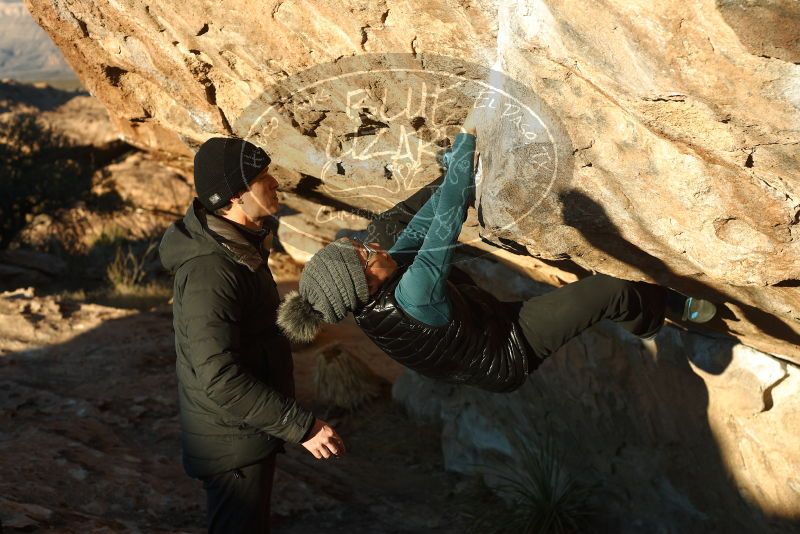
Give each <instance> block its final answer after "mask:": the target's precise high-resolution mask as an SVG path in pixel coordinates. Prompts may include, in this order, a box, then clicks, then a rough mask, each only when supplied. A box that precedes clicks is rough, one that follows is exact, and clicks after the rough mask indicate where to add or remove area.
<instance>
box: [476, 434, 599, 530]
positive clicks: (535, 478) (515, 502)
mask: <svg viewBox="0 0 800 534" xmlns="http://www.w3.org/2000/svg"><path fill="white" fill-rule="evenodd" d="M521 454H522V457H521V462H520V468H519V469H517V470H516V471H515V472H514V474H513V475H507V474H504V473H497V472H496V473H495V475H496V476H497V477H498V479H500V480H502V481H503V483H502V484H501V485H499V486H498V488H497V489H498V490H499V491H500V492H501V493H502V494H504V495H507V496H508V497H509V499H510V501H511V502H510V504H507V505H504V504H500V505H499V506H496V507H493V508H491V509H489V510H486V511H485V512H484V513H483V514H481V515H479V516H478V517H477V518H476V521H475V523H474V525H473V529H474V530H473V531H474V532H481V533H489V534H501V533H502V534H512V533H513V534H551V533H554V534H567V533H576V532H582V531H583V525H584V524H585V523H586V521H587V520H588V519H589V518H590V517H591V516H592V515H594V511H593V509H592V506H591V504H590V499H591V497H592V494H593V492H594V489H595V486H593V485H587V484H583V483H581V482H579V481H577V480H576V479H574V478H573V477H571V476H570V475H569V473H568V472H567V471H566V470H565V469H564V467H563V455H562V454H560V453H559V451H558V450H557V448H556V446H555V444H554V442H553V440H552V438H550V437H548V438H545V440H544V441H543V443H542V444H541V446H540V447H539V448H537V449H535V450H532V449H531V448H525V449H523V451H522V453H521Z"/></svg>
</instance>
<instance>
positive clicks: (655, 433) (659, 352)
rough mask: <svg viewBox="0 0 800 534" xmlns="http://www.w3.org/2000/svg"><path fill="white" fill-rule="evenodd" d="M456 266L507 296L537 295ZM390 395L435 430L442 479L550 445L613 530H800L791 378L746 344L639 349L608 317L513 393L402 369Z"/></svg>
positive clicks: (700, 341)
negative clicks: (588, 488)
mask: <svg viewBox="0 0 800 534" xmlns="http://www.w3.org/2000/svg"><path fill="white" fill-rule="evenodd" d="M460 265H461V266H462V267H466V268H470V267H471V269H470V272H471V274H472V275H473V277H474V278H476V281H481V280H482V279H483V280H486V279H489V278H491V279H494V280H498V279H500V280H503V284H495V285H494V286H493V287H496V288H499V289H502V288H503V286H505V288H504V289H505V293H509V292H513V293H519V292H522V293H524V294H530V295H533V294H539V293H540V292H541V291H542V289H543V288H544V287H545V286H542V285H539V286H534V285H531V284H527V285H525V284H524V283H523V282H522V281H521V280H518V279H517V280H515V279H514V277H509V276H507V275H506V276H505V277H502V278H500V277H498V276H497V274H498V273H497V272H495V271H496V269H497V266H496V265H492V264H491V263H490V262H481V261H471V262H465V263H462V264H460ZM509 289H511V290H512V291H509ZM503 296H506V295H504V294H503V293H502V292H501V293H500V294H498V298H502V297H503ZM393 393H394V397H395V399H397V400H399V401H400V402H402V403H403V404H404V405H405V406H406V408H407V409H408V410H409V412H410V413H412V414H415V415H416V416H417V417H419V418H420V419H423V420H429V421H437V422H440V423H441V424H442V429H443V430H442V449H443V451H444V456H445V467H447V468H448V469H451V470H455V471H459V472H463V473H475V472H482V473H486V474H489V475H490V476H491V474H492V473H493V471H500V472H501V473H502V474H506V475H508V474H514V473H520V472H523V470H524V469H525V468H526V466H525V465H523V464H522V460H521V459H522V458H523V454H522V452H523V451H524V450H526V449H527V450H531V449H532V450H536V449H539V448H541V447H543V446H545V443H547V441H548V440H552V442H553V443H554V445H555V447H556V450H557V451H558V452H559V453H561V454H562V455H563V461H562V464H563V465H562V469H563V470H564V472H566V473H567V474H568V475H569V476H570V478H573V479H577V480H580V481H582V482H585V483H594V484H597V485H598V487H597V488H596V490H595V491H596V497H597V498H598V500H599V502H602V506H601V511H600V512H599V516H600V517H599V520H600V522H604V521H608V522H609V525H608V528H609V530H608V531H609V532H753V533H755V532H759V533H761V532H776V533H777V532H800V522H798V519H800V479H798V473H800V455H799V454H798V450H797V447H796V446H795V445H794V444H795V443H797V441H798V439H800V420H799V419H798V413H800V412H799V410H800V401H799V400H798V399H800V395H799V393H800V370H799V369H798V367H797V366H795V365H792V364H787V363H786V362H783V361H781V360H778V359H776V358H774V357H772V356H770V355H768V354H764V353H762V352H759V351H757V350H754V349H752V348H750V347H747V346H745V345H742V344H741V343H736V342H734V341H731V340H726V339H721V338H715V337H709V336H705V335H702V334H698V333H694V332H687V331H683V330H680V329H678V328H675V327H673V326H667V327H665V328H664V329H662V331H661V332H659V334H658V335H657V336H656V338H655V340H654V341H646V342H645V341H641V340H640V339H638V338H637V337H635V336H632V335H631V334H629V333H628V332H627V331H625V330H623V329H622V328H620V327H618V326H617V325H615V324H613V323H612V322H609V321H603V322H601V323H598V324H597V325H595V326H593V327H592V328H590V329H588V330H586V331H584V332H583V333H582V334H581V335H579V336H578V337H576V338H574V339H572V340H570V341H569V342H568V343H567V344H566V345H564V346H563V347H562V348H561V349H560V350H558V351H557V352H556V353H554V354H553V355H551V357H550V358H549V359H548V360H547V361H545V363H544V364H543V365H542V366H541V367H540V368H539V369H538V370H537V372H535V373H534V374H533V375H531V377H530V378H529V379H528V381H527V382H526V383H525V384H524V385H523V387H522V388H520V389H519V390H517V391H515V392H513V393H511V394H494V393H489V392H485V391H481V390H478V389H476V388H472V387H466V386H460V387H459V386H451V385H445V384H442V383H440V382H435V381H433V380H430V379H427V378H424V377H422V376H420V375H418V374H416V373H414V372H411V371H406V373H405V374H404V375H402V376H401V377H400V378H399V379H398V380H397V381H396V382H395V384H394V389H393Z"/></svg>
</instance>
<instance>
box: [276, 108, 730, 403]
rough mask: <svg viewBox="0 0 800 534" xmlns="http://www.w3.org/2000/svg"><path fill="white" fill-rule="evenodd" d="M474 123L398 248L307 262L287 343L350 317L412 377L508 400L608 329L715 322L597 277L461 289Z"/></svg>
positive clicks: (697, 305) (294, 295)
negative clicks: (549, 361)
mask: <svg viewBox="0 0 800 534" xmlns="http://www.w3.org/2000/svg"><path fill="white" fill-rule="evenodd" d="M476 122H477V119H476V115H475V113H474V110H473V111H472V112H470V114H469V115H468V116H467V118H466V119H465V122H464V124H463V126H462V128H461V132H460V133H459V134H458V135H457V136H456V139H455V142H454V144H453V147H452V149H451V150H450V151H448V153H447V154H446V155H445V161H446V163H447V165H446V169H447V170H446V174H445V176H444V180H443V181H442V183H441V185H439V187H438V188H437V189H436V191H435V193H433V194H432V195H431V196H430V198H429V199H428V200H427V201H426V202H425V204H424V205H423V206H422V208H421V209H419V211H417V212H416V214H415V215H414V217H413V218H412V219H411V221H410V222H409V223H408V225H407V226H406V227H405V228H404V229H403V231H402V232H401V233H400V234H399V235H398V237H397V240H396V241H395V243H394V244H393V245H392V246H391V248H389V249H388V250H386V249H384V248H383V247H381V246H380V245H379V244H378V243H377V242H372V243H364V242H362V241H360V240H358V239H354V238H350V237H343V238H341V239H337V240H336V241H333V242H332V243H330V244H329V245H327V246H326V247H325V248H323V249H321V250H320V251H318V252H317V253H316V254H315V255H314V256H313V257H312V258H311V259H310V260H309V261H308V263H307V264H306V266H305V268H304V269H303V273H302V275H301V277H300V287H299V291H292V292H290V293H289V294H287V296H286V298H285V299H284V301H283V302H282V304H281V305H280V308H279V311H278V324H279V326H280V327H281V329H282V330H283V331H284V332H285V333H286V335H287V336H288V337H289V338H291V339H293V340H296V341H303V342H309V341H311V340H313V339H314V337H315V335H316V333H317V331H318V330H319V328H320V327H321V325H322V323H338V322H339V321H341V320H342V319H344V318H345V317H346V316H347V314H348V313H353V315H354V317H355V320H356V323H357V324H358V325H359V326H360V327H361V329H362V330H363V331H364V332H365V333H366V334H367V336H368V337H369V338H370V339H372V341H373V342H375V344H376V345H377V346H378V347H380V348H381V349H382V350H383V351H384V352H386V353H387V354H388V355H389V356H390V357H392V358H393V359H395V360H396V361H398V362H399V363H401V364H403V365H405V366H406V367H409V368H411V369H413V370H415V371H417V372H419V373H421V374H423V375H426V376H429V377H432V378H436V379H440V380H443V381H446V382H451V383H461V384H469V385H473V386H477V387H480V388H483V389H486V390H489V391H498V392H505V391H512V390H514V389H516V388H518V387H519V386H521V385H522V384H523V383H524V381H525V379H526V378H527V376H528V374H530V373H532V372H533V371H534V370H535V369H536V368H537V367H538V366H539V365H540V364H541V363H542V361H543V360H544V359H545V358H546V357H548V356H549V355H550V354H552V353H553V352H554V351H556V350H557V349H558V348H559V347H561V346H562V345H564V344H565V343H566V342H567V341H569V340H570V339H572V338H573V337H575V336H577V335H578V334H580V333H581V332H582V331H583V330H585V329H587V328H589V327H591V326H592V325H593V324H595V323H597V322H598V321H601V320H603V319H609V320H612V321H614V322H616V323H617V324H619V325H620V326H622V327H623V328H625V329H626V330H628V331H629V332H631V333H633V334H634V335H637V336H639V337H641V338H643V339H652V338H653V337H654V336H655V334H656V333H657V332H658V331H659V330H660V329H661V327H662V326H663V324H664V321H665V317H666V313H667V310H668V309H669V310H670V311H671V312H672V313H673V314H675V315H676V316H679V317H681V318H682V320H684V321H686V320H688V321H692V322H697V323H702V322H706V321H708V320H710V319H711V318H712V317H713V316H714V314H715V313H716V308H715V306H714V305H713V304H712V303H710V302H708V301H706V300H702V299H696V298H692V297H686V296H684V295H681V294H680V293H678V292H676V291H674V290H671V289H669V288H665V287H662V286H659V285H656V284H651V283H647V282H644V281H629V280H623V279H618V278H614V277H612V276H609V275H606V274H602V273H598V274H594V275H592V276H588V277H585V278H582V279H580V280H578V281H576V282H573V283H570V284H567V285H565V286H563V287H560V288H558V289H555V290H553V291H551V292H549V293H546V294H543V295H539V296H535V297H533V298H530V299H528V300H525V301H517V302H501V301H498V300H497V299H496V298H494V297H493V296H492V295H491V294H490V293H488V292H487V291H485V290H484V289H482V288H480V287H478V286H477V285H475V284H474V283H470V282H471V281H469V280H463V279H459V280H456V279H454V278H456V277H453V276H451V273H452V271H453V270H452V260H453V253H454V250H453V249H454V245H455V244H456V241H457V238H458V235H459V233H460V231H461V226H462V224H463V222H464V218H465V212H466V209H467V205H468V202H469V200H470V199H471V198H474V197H473V191H474V188H475V183H474V176H473V175H474V173H473V168H474V162H473V160H474V157H475V144H476V135H477V133H476ZM458 278H464V277H463V276H461V277H458Z"/></svg>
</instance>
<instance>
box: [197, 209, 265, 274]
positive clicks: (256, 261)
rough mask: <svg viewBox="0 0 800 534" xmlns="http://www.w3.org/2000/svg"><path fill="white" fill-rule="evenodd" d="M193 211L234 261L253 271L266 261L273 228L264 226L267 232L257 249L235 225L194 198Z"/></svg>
mask: <svg viewBox="0 0 800 534" xmlns="http://www.w3.org/2000/svg"><path fill="white" fill-rule="evenodd" d="M193 208H194V212H195V214H196V215H197V219H198V221H199V222H200V225H201V226H203V227H204V229H205V230H207V231H208V234H210V236H211V237H212V238H213V239H214V241H216V242H217V244H218V245H219V246H220V247H221V248H222V249H223V250H224V251H225V252H226V253H227V255H228V256H230V257H231V258H232V259H233V260H234V261H236V262H237V263H240V264H242V265H244V266H245V267H247V268H248V269H250V270H251V271H253V272H255V271H256V270H257V269H259V268H260V267H262V266H263V265H265V264H266V263H267V259H268V258H269V251H270V248H271V247H272V236H273V234H274V232H273V229H272V228H271V227H270V226H267V227H265V229H266V230H267V234H266V236H265V237H264V241H263V242H262V243H261V247H260V249H261V250H259V249H258V248H256V247H255V246H254V245H253V243H252V242H250V241H249V240H248V239H247V238H246V237H245V236H244V235H242V233H241V231H239V230H238V229H237V228H236V226H234V225H233V224H232V223H230V222H228V221H227V220H226V219H225V218H223V217H217V216H216V215H213V214H211V213H209V212H208V211H207V210H206V209H205V208H204V207H203V206H202V205H201V204H200V202H199V201H197V200H195V205H194V206H193Z"/></svg>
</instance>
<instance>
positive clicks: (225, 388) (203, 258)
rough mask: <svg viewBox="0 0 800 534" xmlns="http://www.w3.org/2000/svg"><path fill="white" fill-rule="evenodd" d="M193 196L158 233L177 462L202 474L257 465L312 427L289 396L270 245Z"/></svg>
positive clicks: (288, 369) (288, 353)
mask: <svg viewBox="0 0 800 534" xmlns="http://www.w3.org/2000/svg"><path fill="white" fill-rule="evenodd" d="M260 248H261V250H258V249H257V247H256V246H255V245H254V244H253V243H252V242H250V241H248V240H247V239H246V238H245V237H244V235H243V234H242V233H241V232H240V231H239V230H237V229H236V227H235V226H234V225H233V224H232V223H230V222H228V221H226V220H225V219H222V218H219V217H216V216H214V215H209V214H208V213H207V212H206V210H205V209H204V208H203V206H202V205H201V204H200V203H199V201H198V200H197V199H195V200H194V202H193V203H192V205H191V206H190V207H189V209H188V211H187V213H186V215H185V216H184V217H183V219H182V220H180V221H177V222H175V223H173V224H172V225H171V226H170V227H169V228H168V229H167V231H166V232H165V234H164V237H163V238H162V240H161V244H160V246H159V254H160V256H161V263H162V264H163V265H164V267H165V268H166V269H167V270H169V271H170V272H171V273H173V274H174V276H175V282H174V297H173V299H174V300H173V325H174V328H175V351H176V353H177V361H176V364H175V369H176V371H177V375H178V400H179V407H180V422H181V445H182V451H183V466H184V469H185V470H186V472H187V474H189V475H190V476H192V477H198V478H199V477H203V476H207V475H211V474H214V473H219V472H222V471H227V470H230V469H235V468H238V467H243V466H246V465H250V464H253V463H256V462H258V461H260V460H262V459H263V458H265V457H266V456H268V455H269V454H270V453H272V452H274V451H275V450H276V449H278V448H280V447H281V445H282V444H283V443H284V442H285V441H288V442H292V443H299V442H300V441H301V440H302V438H303V437H304V436H305V434H306V433H307V432H308V431H309V430H310V428H311V426H312V425H313V424H314V416H313V414H312V413H311V412H309V411H307V410H304V409H302V408H301V407H300V406H299V405H298V404H297V402H296V401H295V400H294V398H293V396H294V379H293V375H292V370H293V364H292V354H291V349H290V347H289V342H288V340H287V339H286V338H285V337H284V336H283V334H282V333H281V332H280V330H279V329H278V328H277V326H276V324H275V317H276V313H277V308H278V304H279V302H280V297H279V296H278V291H277V287H276V285H275V281H274V280H273V279H272V273H271V272H270V271H269V268H268V267H267V256H268V255H269V251H268V250H266V251H264V247H263V246H262V247H260Z"/></svg>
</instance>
